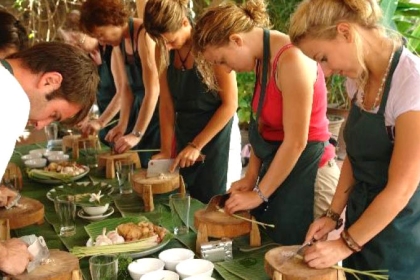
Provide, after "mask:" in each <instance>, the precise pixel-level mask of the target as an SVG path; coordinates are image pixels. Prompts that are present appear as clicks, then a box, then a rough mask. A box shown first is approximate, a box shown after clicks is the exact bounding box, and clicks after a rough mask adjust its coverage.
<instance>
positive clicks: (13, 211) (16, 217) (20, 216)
mask: <svg viewBox="0 0 420 280" xmlns="http://www.w3.org/2000/svg"><path fill="white" fill-rule="evenodd" d="M18 204H19V206H14V207H12V208H10V209H8V210H7V209H6V208H3V207H2V208H0V219H9V224H10V229H17V228H23V227H26V226H28V225H32V224H42V223H43V222H44V205H43V204H42V203H41V202H39V201H38V200H35V199H32V198H28V197H22V198H21V199H20V200H19V203H18Z"/></svg>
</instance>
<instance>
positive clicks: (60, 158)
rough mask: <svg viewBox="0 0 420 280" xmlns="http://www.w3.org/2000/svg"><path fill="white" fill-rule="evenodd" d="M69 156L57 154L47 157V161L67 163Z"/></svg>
mask: <svg viewBox="0 0 420 280" xmlns="http://www.w3.org/2000/svg"><path fill="white" fill-rule="evenodd" d="M68 160H69V155H66V154H61V155H60V154H57V155H49V156H48V161H49V162H62V161H68Z"/></svg>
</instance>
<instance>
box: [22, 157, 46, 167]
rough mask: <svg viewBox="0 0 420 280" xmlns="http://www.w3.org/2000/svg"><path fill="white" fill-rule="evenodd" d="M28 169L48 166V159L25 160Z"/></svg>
mask: <svg viewBox="0 0 420 280" xmlns="http://www.w3.org/2000/svg"><path fill="white" fill-rule="evenodd" d="M25 165H26V167H29V168H42V167H45V165H47V159H45V158H34V159H28V160H25Z"/></svg>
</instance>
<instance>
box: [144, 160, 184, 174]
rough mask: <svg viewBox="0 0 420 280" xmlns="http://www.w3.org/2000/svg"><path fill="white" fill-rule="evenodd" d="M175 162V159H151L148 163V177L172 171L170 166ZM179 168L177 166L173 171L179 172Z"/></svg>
mask: <svg viewBox="0 0 420 280" xmlns="http://www.w3.org/2000/svg"><path fill="white" fill-rule="evenodd" d="M173 163H174V159H151V160H150V161H149V163H148V165H147V174H146V177H147V178H150V177H158V176H159V175H161V174H165V173H166V174H167V173H171V172H169V168H170V167H171V166H172V164H173ZM178 172H179V169H178V168H176V169H175V171H174V172H172V174H173V173H175V174H176V173H178Z"/></svg>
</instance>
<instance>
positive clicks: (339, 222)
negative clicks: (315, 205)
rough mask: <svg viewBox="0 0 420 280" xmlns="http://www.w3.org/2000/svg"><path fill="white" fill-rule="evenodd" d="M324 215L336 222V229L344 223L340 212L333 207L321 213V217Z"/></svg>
mask: <svg viewBox="0 0 420 280" xmlns="http://www.w3.org/2000/svg"><path fill="white" fill-rule="evenodd" d="M322 217H327V218H330V219H331V220H333V221H334V222H335V223H336V224H335V229H339V228H340V227H341V226H342V225H343V219H342V218H340V214H338V213H336V212H334V211H333V210H332V209H331V208H328V209H327V211H325V212H324V214H322V215H321V218H322Z"/></svg>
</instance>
